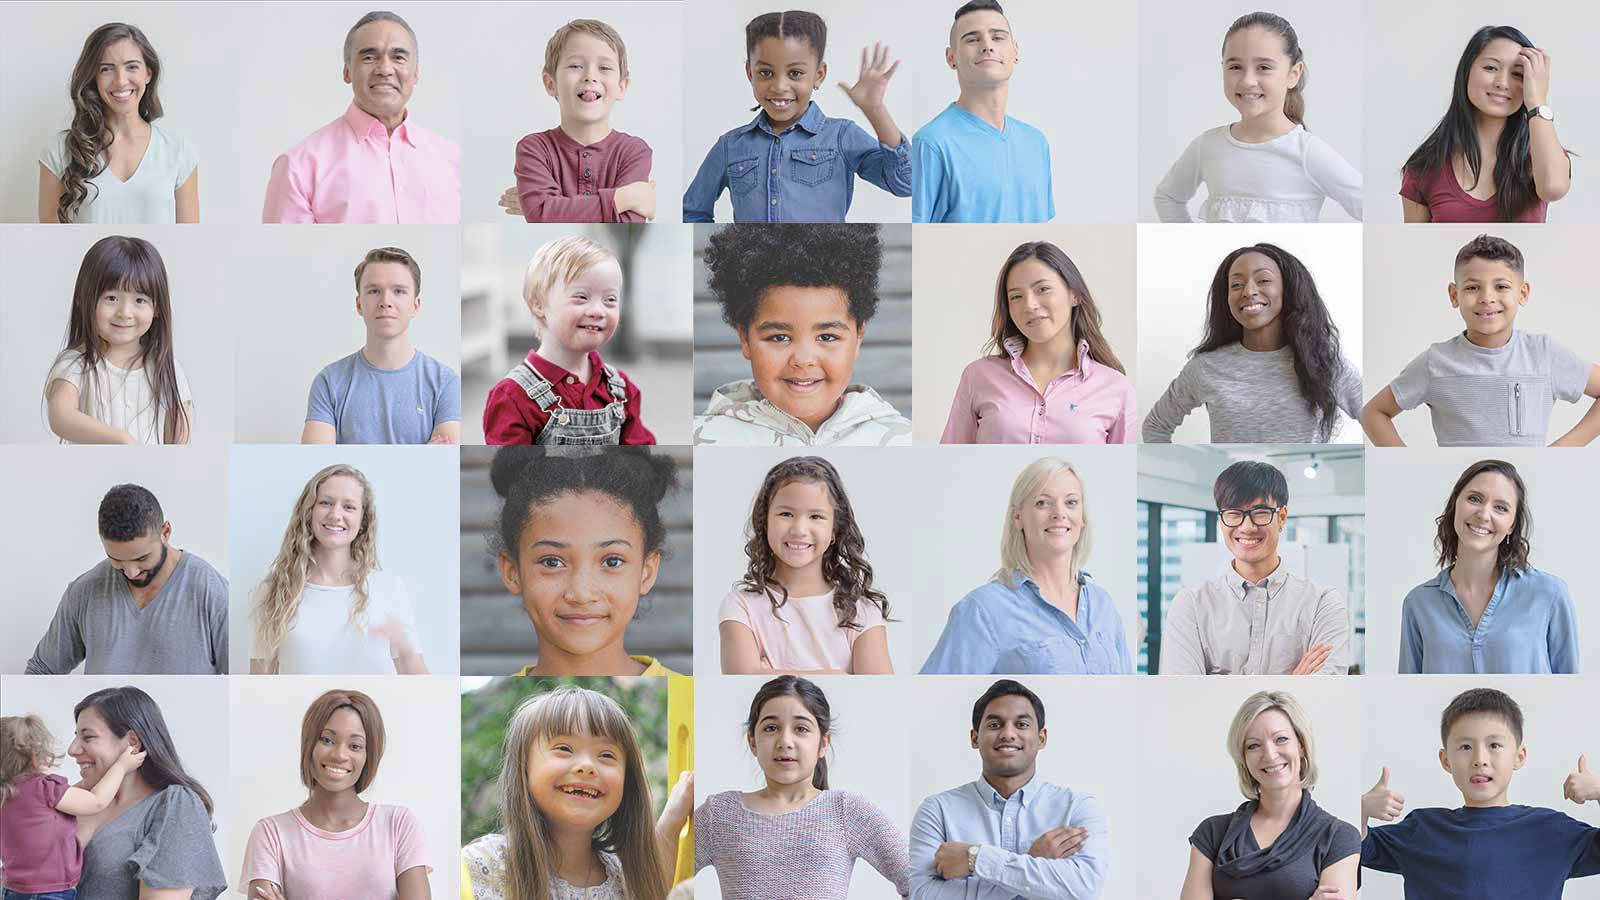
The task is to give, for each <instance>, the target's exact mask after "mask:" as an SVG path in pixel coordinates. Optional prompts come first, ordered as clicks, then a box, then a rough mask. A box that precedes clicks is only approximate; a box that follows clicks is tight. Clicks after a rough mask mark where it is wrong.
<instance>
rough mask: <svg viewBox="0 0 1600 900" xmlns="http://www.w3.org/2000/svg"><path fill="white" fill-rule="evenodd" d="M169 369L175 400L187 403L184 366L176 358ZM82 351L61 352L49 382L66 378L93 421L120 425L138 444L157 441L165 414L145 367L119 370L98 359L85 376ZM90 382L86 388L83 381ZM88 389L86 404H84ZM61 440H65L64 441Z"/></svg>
mask: <svg viewBox="0 0 1600 900" xmlns="http://www.w3.org/2000/svg"><path fill="white" fill-rule="evenodd" d="M172 368H173V370H174V371H175V372H176V373H177V376H178V399H179V400H181V401H183V402H184V403H189V404H190V410H191V412H192V411H193V404H192V402H191V395H190V393H189V377H188V376H187V375H185V374H183V365H182V364H181V363H179V362H178V361H177V360H176V359H174V360H173V361H172ZM84 369H85V366H84V364H83V353H82V351H79V350H68V351H66V352H65V353H62V354H61V357H60V358H59V359H58V360H57V361H56V364H55V366H54V367H53V368H51V369H50V377H49V379H48V380H47V382H46V384H48V383H49V382H50V381H57V380H60V381H65V382H67V383H68V384H70V385H72V386H73V387H75V388H77V389H78V408H79V409H81V410H84V411H85V412H87V413H88V414H89V415H91V416H93V417H94V418H95V420H96V421H98V422H100V423H102V424H105V425H110V426H111V427H112V428H121V429H122V430H123V431H126V432H127V433H129V434H131V435H133V438H134V440H136V441H138V442H139V443H141V444H160V443H161V436H162V434H163V433H165V429H166V422H167V419H166V416H165V414H164V413H163V411H162V410H161V408H160V406H159V405H158V404H157V402H156V398H155V395H154V393H153V392H152V391H151V390H150V379H149V377H148V376H147V374H146V373H145V370H144V367H143V366H141V367H139V368H137V369H119V368H117V367H116V366H113V365H112V364H110V363H108V362H106V361H105V360H104V359H101V360H100V361H99V362H97V363H95V373H96V377H95V378H93V379H86V378H85V377H84ZM86 381H87V382H90V383H89V384H88V386H87V387H85V382H86ZM85 392H87V405H85ZM62 443H63V444H64V443H67V442H66V441H65V440H63V441H62Z"/></svg>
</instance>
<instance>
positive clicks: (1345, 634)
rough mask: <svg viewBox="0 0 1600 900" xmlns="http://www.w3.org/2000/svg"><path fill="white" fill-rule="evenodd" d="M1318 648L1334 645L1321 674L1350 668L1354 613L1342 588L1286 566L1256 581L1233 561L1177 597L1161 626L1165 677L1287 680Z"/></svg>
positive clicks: (1162, 666)
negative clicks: (1284, 677)
mask: <svg viewBox="0 0 1600 900" xmlns="http://www.w3.org/2000/svg"><path fill="white" fill-rule="evenodd" d="M1317 644H1327V645H1329V646H1330V647H1332V648H1333V652H1332V653H1330V654H1328V661H1327V662H1325V663H1323V665H1322V668H1321V669H1318V670H1317V674H1319V675H1343V674H1345V673H1346V672H1347V671H1349V668H1350V616H1349V613H1348V611H1347V610H1346V608H1345V600H1344V595H1343V594H1342V593H1340V591H1339V590H1338V589H1337V588H1330V587H1323V586H1321V585H1319V584H1314V583H1312V582H1310V581H1308V580H1306V579H1305V578H1302V577H1301V576H1299V575H1296V574H1294V573H1292V572H1289V571H1287V568H1286V567H1285V566H1284V565H1283V564H1282V563H1281V562H1280V563H1279V564H1278V568H1277V569H1276V570H1274V571H1273V573H1272V574H1271V575H1268V576H1267V577H1266V578H1263V579H1262V580H1261V581H1258V582H1255V583H1254V584H1252V583H1251V582H1249V581H1246V580H1245V578H1244V577H1243V576H1241V575H1240V574H1239V573H1238V572H1235V571H1234V570H1233V564H1232V563H1231V562H1230V563H1229V564H1228V566H1227V567H1226V568H1224V569H1223V570H1222V572H1221V574H1219V575H1218V576H1217V577H1215V578H1212V579H1211V580H1210V581H1207V582H1205V583H1204V584H1201V585H1199V586H1198V587H1188V588H1184V589H1183V590H1181V591H1179V592H1178V596H1176V597H1174V598H1173V600H1172V607H1171V608H1170V609H1168V610H1167V617H1166V621H1165V622H1164V623H1163V625H1162V628H1161V666H1160V673H1161V674H1162V675H1288V674H1289V673H1291V672H1293V671H1294V667H1295V665H1296V664H1298V663H1299V662H1300V658H1301V657H1302V656H1304V655H1305V654H1306V651H1307V650H1310V649H1311V648H1312V647H1314V646H1316V645H1317Z"/></svg>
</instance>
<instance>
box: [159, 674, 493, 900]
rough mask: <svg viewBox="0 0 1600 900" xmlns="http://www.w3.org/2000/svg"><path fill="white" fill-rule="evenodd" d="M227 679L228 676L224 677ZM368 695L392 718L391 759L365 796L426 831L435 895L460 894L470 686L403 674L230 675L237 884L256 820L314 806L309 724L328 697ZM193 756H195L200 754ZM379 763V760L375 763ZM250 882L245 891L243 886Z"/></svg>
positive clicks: (229, 868)
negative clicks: (309, 798) (304, 738)
mask: <svg viewBox="0 0 1600 900" xmlns="http://www.w3.org/2000/svg"><path fill="white" fill-rule="evenodd" d="M219 681H220V679H219ZM329 690H353V691H361V692H362V693H365V694H366V695H368V696H369V697H371V698H372V699H373V702H375V703H377V705H378V710H379V712H380V713H381V714H382V715H383V731H384V736H385V741H384V750H383V758H382V759H381V760H380V761H379V765H378V774H377V777H376V778H374V779H373V782H372V784H371V785H370V786H369V787H368V788H367V791H366V794H365V795H364V796H363V797H362V799H364V800H366V801H368V802H369V803H385V804H392V805H395V806H404V807H406V808H407V809H409V810H410V811H411V814H412V816H413V818H414V819H415V820H416V822H417V824H418V826H420V828H421V830H422V835H423V839H424V841H425V842H426V847H427V857H426V858H427V860H428V863H429V865H430V866H431V868H432V874H430V875H429V876H428V882H429V884H430V885H431V886H432V888H433V892H434V894H436V895H438V896H440V897H453V896H455V895H456V894H457V892H459V891H460V884H459V882H460V878H461V866H460V864H459V863H458V862H457V847H458V846H459V844H460V825H459V822H460V803H461V798H460V794H459V792H458V789H457V786H458V785H459V784H460V783H461V766H460V757H461V749H460V748H461V717H460V716H459V715H458V714H457V710H458V709H459V704H460V702H461V701H460V687H459V686H458V685H457V683H456V679H455V678H453V677H452V678H444V677H424V678H407V679H404V680H400V679H396V678H393V677H381V676H377V677H374V676H368V677H354V678H352V677H344V678H339V677H316V678H314V677H308V676H293V675H281V676H278V677H276V678H244V677H237V678H230V679H228V694H227V702H228V704H229V707H230V713H231V714H230V715H229V717H228V736H229V740H228V741H227V748H228V752H227V753H226V754H215V755H217V756H225V757H226V758H227V761H228V765H229V767H230V768H231V769H232V771H233V772H235V773H238V775H237V777H235V779H234V791H233V794H232V796H231V797H230V803H229V809H228V812H229V814H230V816H231V820H232V821H233V822H235V823H237V826H236V827H235V828H233V829H232V831H231V832H230V833H229V835H228V839H227V841H226V842H225V844H224V846H225V847H226V852H225V854H224V856H223V864H222V865H223V870H224V871H226V872H227V873H228V880H229V881H230V882H237V880H238V878H239V876H240V873H242V872H243V871H244V853H245V846H246V844H247V843H248V842H249V840H250V830H251V829H252V828H253V827H255V823H256V822H257V821H259V820H261V819H263V818H266V817H268V816H275V815H278V814H279V813H283V812H287V811H288V810H291V809H294V808H295V807H297V806H299V805H300V804H301V803H303V802H305V798H306V788H305V787H304V786H302V785H301V783H300V723H301V721H302V719H303V718H304V717H305V714H306V709H307V708H308V707H310V706H311V704H312V702H314V701H315V700H316V699H317V698H318V697H320V696H321V695H322V693H323V692H324V691H329ZM191 752H192V751H191ZM368 764H369V765H370V764H371V761H370V760H369V761H368ZM238 887H241V885H238V884H235V888H236V889H237V888H238Z"/></svg>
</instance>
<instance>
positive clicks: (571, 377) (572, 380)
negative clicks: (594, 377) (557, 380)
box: [567, 375, 578, 384]
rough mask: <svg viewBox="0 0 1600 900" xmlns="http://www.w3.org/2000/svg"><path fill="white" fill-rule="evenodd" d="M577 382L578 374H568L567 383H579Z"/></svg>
mask: <svg viewBox="0 0 1600 900" xmlns="http://www.w3.org/2000/svg"><path fill="white" fill-rule="evenodd" d="M577 383H578V376H576V375H568V376H567V384H577Z"/></svg>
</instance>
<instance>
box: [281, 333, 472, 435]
mask: <svg viewBox="0 0 1600 900" xmlns="http://www.w3.org/2000/svg"><path fill="white" fill-rule="evenodd" d="M460 420H461V379H460V378H458V377H457V376H456V373H455V370H454V369H451V368H450V367H449V366H447V365H445V364H444V363H441V362H439V361H438V360H436V359H434V358H433V357H431V356H429V355H428V354H426V353H423V352H422V351H421V350H418V351H417V352H416V354H415V355H413V356H412V357H411V361H410V362H408V363H406V364H405V365H404V366H401V367H400V368H398V369H380V368H378V367H377V366H375V365H373V364H372V363H370V362H368V361H367V358H366V356H365V355H363V354H362V352H361V351H360V350H357V351H356V352H354V353H352V354H350V355H349V356H346V357H345V358H344V359H341V360H339V361H338V362H335V363H331V364H329V365H328V367H327V368H325V369H323V370H322V371H321V372H318V373H317V377H316V380H315V381H313V382H311V398H310V400H309V401H308V402H307V404H306V421H308V422H327V423H328V424H329V425H332V426H333V427H334V429H335V431H336V432H337V438H336V439H337V440H338V442H339V443H341V444H426V443H427V442H428V438H430V437H432V436H433V429H434V428H435V427H437V426H439V425H440V424H442V423H445V422H458V421H460Z"/></svg>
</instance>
